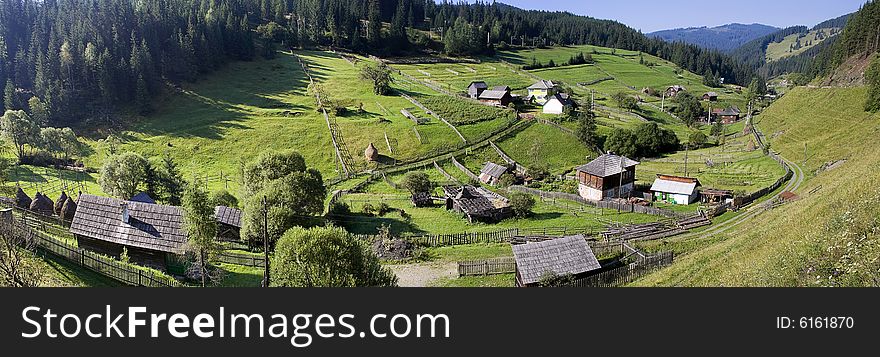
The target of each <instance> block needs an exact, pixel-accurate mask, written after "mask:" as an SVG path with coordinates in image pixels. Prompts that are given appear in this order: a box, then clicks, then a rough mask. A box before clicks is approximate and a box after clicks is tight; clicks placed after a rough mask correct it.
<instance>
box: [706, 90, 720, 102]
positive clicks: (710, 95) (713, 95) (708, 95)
mask: <svg viewBox="0 0 880 357" xmlns="http://www.w3.org/2000/svg"><path fill="white" fill-rule="evenodd" d="M703 100H706V101H710V102H717V101H718V93H715V92H708V93H706V94H703Z"/></svg>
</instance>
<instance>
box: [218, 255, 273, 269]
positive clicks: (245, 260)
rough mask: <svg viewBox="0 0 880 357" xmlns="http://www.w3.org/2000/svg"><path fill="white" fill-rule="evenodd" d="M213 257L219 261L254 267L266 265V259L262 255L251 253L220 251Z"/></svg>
mask: <svg viewBox="0 0 880 357" xmlns="http://www.w3.org/2000/svg"><path fill="white" fill-rule="evenodd" d="M215 259H216V260H217V261H218V262H220V263H226V264H233V265H241V266H246V267H254V268H264V267H266V260H265V259H264V258H263V257H261V256H257V255H252V254H241V253H232V252H221V253H220V254H217V255H216V256H215Z"/></svg>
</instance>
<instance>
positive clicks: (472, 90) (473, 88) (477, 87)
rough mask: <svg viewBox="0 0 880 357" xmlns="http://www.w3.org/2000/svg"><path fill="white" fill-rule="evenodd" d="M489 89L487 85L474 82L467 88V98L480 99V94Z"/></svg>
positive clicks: (481, 82)
mask: <svg viewBox="0 0 880 357" xmlns="http://www.w3.org/2000/svg"><path fill="white" fill-rule="evenodd" d="M487 89H489V85H487V84H486V82H483V81H474V82H471V84H470V85H468V87H467V93H468V97H469V98H471V99H477V98H480V94H483V91H485V90H487Z"/></svg>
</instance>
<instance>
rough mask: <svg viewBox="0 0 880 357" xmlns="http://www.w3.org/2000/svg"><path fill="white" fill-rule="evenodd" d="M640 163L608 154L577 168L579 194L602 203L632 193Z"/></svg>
mask: <svg viewBox="0 0 880 357" xmlns="http://www.w3.org/2000/svg"><path fill="white" fill-rule="evenodd" d="M638 164H639V162H638V161H635V160H632V159H629V158H627V157H624V156H618V155H614V154H612V153H608V154H605V155H602V156H599V157H598V158H596V159H595V160H593V161H590V163H588V164H586V165H582V166H579V167H577V168H576V169H575V170H576V171H577V179H578V194H579V195H580V196H581V197H583V198H584V199H587V200H591V201H601V200H604V199H607V198H612V197H617V198H620V197H624V196H627V195H629V194H630V193H632V191H633V189H634V187H635V182H636V165H638Z"/></svg>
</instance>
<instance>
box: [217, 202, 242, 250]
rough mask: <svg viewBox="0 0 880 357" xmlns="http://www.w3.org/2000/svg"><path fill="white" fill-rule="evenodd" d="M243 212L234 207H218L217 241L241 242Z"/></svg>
mask: <svg viewBox="0 0 880 357" xmlns="http://www.w3.org/2000/svg"><path fill="white" fill-rule="evenodd" d="M241 216H242V213H241V210H239V209H237V208H233V207H226V206H217V207H215V208H214V217H215V218H216V219H217V239H218V240H221V241H227V242H238V241H240V240H241Z"/></svg>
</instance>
